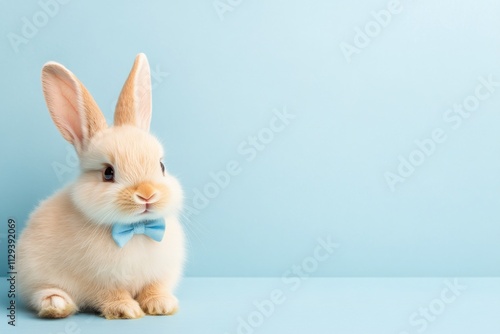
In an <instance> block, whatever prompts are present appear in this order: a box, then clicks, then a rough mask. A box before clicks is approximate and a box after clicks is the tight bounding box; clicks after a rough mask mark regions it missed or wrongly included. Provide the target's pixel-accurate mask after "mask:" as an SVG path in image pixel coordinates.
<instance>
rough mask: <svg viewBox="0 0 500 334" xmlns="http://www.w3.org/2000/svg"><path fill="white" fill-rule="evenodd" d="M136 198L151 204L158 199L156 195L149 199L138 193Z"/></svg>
mask: <svg viewBox="0 0 500 334" xmlns="http://www.w3.org/2000/svg"><path fill="white" fill-rule="evenodd" d="M135 197H136V198H137V199H138V200H139V201H141V202H147V203H151V202H153V201H154V200H155V199H156V193H154V194H152V195H151V196H149V197H148V198H146V197H143V196H141V195H139V194H137V193H136V194H135Z"/></svg>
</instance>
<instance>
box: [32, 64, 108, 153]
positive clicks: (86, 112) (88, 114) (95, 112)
mask: <svg viewBox="0 0 500 334" xmlns="http://www.w3.org/2000/svg"><path fill="white" fill-rule="evenodd" d="M42 86H43V94H44V96H45V102H46V103H47V107H48V109H49V112H50V116H51V117H52V120H53V121H54V123H55V124H56V126H57V128H58V129H59V131H60V132H61V134H62V135H63V137H64V139H66V140H67V141H69V142H70V143H72V144H73V145H74V146H75V148H76V150H77V152H78V153H81V152H82V151H84V150H85V149H86V146H87V144H88V141H89V139H90V138H92V137H93V136H94V135H95V134H96V133H97V132H98V131H100V130H102V129H105V128H106V127H107V125H106V120H105V119H104V116H103V115H102V112H101V110H99V107H98V106H97V104H96V102H95V101H94V99H93V98H92V96H91V95H90V93H89V92H88V91H87V89H86V88H85V86H83V84H82V83H81V82H80V81H79V80H78V79H77V78H76V77H75V75H74V74H73V73H71V72H70V71H69V70H68V69H66V68H65V67H64V66H62V65H61V64H58V63H55V62H49V63H47V64H45V65H44V66H43V69H42Z"/></svg>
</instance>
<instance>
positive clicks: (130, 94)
mask: <svg viewBox="0 0 500 334" xmlns="http://www.w3.org/2000/svg"><path fill="white" fill-rule="evenodd" d="M151 105H152V103H151V73H150V69H149V63H148V59H147V58H146V55H145V54H143V53H140V54H138V55H137V57H136V58H135V62H134V66H133V67H132V70H131V71H130V74H129V76H128V78H127V81H126V82H125V84H124V85H123V88H122V92H121V93H120V97H119V98H118V102H117V103H116V110H115V125H124V124H128V125H134V126H137V127H139V128H141V129H143V130H146V131H149V124H150V123H151Z"/></svg>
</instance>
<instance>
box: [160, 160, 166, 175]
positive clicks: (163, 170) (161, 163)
mask: <svg viewBox="0 0 500 334" xmlns="http://www.w3.org/2000/svg"><path fill="white" fill-rule="evenodd" d="M160 166H161V172H162V173H163V175H165V165H164V164H163V162H161V161H160Z"/></svg>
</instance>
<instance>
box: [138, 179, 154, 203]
mask: <svg viewBox="0 0 500 334" xmlns="http://www.w3.org/2000/svg"><path fill="white" fill-rule="evenodd" d="M134 198H135V200H136V201H137V202H139V203H141V204H144V203H154V202H156V201H158V199H157V198H158V192H157V191H156V189H155V187H153V186H152V185H151V184H149V183H142V184H140V185H139V186H138V187H137V189H136V191H135V193H134Z"/></svg>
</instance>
